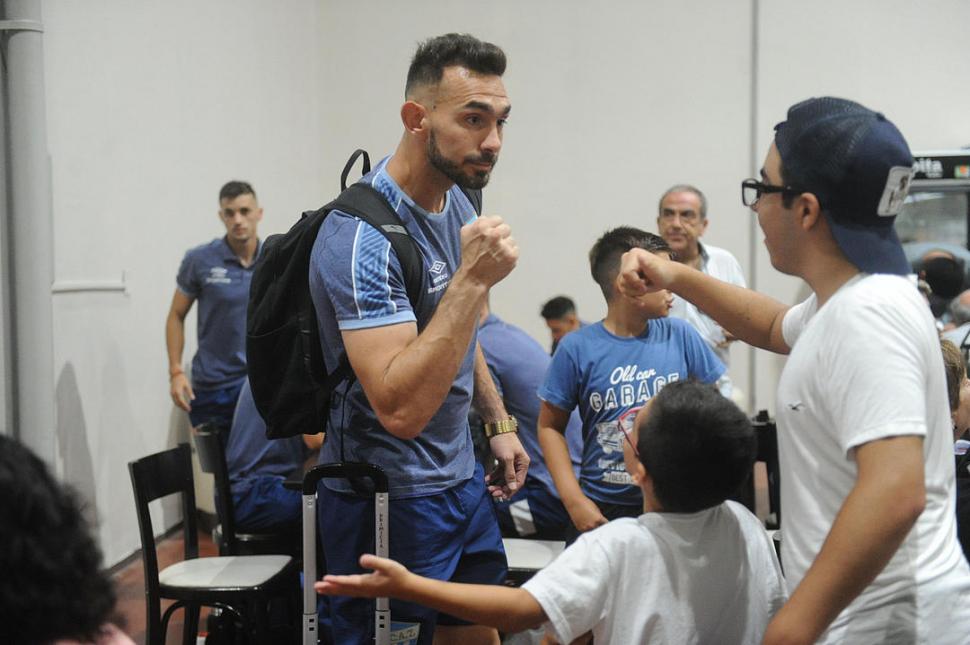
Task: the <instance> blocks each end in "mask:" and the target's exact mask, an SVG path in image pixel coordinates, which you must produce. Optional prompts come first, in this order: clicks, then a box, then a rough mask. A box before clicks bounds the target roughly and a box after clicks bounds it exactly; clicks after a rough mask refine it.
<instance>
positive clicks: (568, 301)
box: [539, 296, 576, 320]
mask: <svg viewBox="0 0 970 645" xmlns="http://www.w3.org/2000/svg"><path fill="white" fill-rule="evenodd" d="M574 313H576V303H575V302H573V300H572V298H570V297H568V296H556V297H555V298H550V299H549V300H547V301H546V302H545V303H544V304H543V305H542V310H541V311H540V312H539V314H540V315H541V316H542V317H543V318H545V319H546V320H560V319H562V318H565V317H566V316H567V315H569V314H574Z"/></svg>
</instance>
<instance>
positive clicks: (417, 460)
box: [309, 34, 528, 645]
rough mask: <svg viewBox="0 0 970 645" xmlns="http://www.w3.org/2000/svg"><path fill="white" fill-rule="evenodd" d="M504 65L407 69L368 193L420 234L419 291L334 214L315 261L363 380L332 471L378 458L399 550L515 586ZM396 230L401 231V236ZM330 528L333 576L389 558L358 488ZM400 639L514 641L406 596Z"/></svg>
mask: <svg viewBox="0 0 970 645" xmlns="http://www.w3.org/2000/svg"><path fill="white" fill-rule="evenodd" d="M504 71H505V54H504V53H503V52H502V50H501V49H499V48H498V47H496V46H495V45H492V44H490V43H485V42H482V41H479V40H478V39H476V38H474V37H472V36H468V35H459V34H448V35H445V36H440V37H437V38H432V39H430V40H428V41H425V42H424V43H422V44H421V45H420V46H419V48H418V51H417V53H416V54H415V56H414V59H413V61H412V63H411V67H410V69H409V71H408V79H407V85H406V88H405V103H404V105H403V106H402V107H401V120H402V121H403V124H404V135H403V137H402V139H401V142H400V144H399V145H398V148H397V150H396V151H395V153H394V154H393V155H392V156H391V157H388V158H387V159H385V160H383V161H381V162H380V163H378V164H377V165H376V166H375V168H374V169H373V171H371V172H369V173H367V174H366V175H365V176H364V177H363V178H362V179H361V182H360V183H364V184H367V185H369V186H370V187H372V188H374V189H375V190H376V191H377V192H378V193H380V194H381V195H382V196H383V197H384V198H385V199H386V200H387V202H388V203H389V204H390V206H391V207H392V208H393V209H394V211H395V213H396V215H397V217H398V218H399V220H400V225H399V226H398V227H397V228H401V227H403V228H404V229H405V230H406V232H407V233H408V234H409V235H410V237H411V238H413V240H414V242H415V243H416V245H417V248H418V250H419V252H420V256H421V262H422V271H421V275H422V286H421V290H420V293H419V296H418V297H416V298H415V297H409V295H408V294H409V290H408V288H407V286H408V280H407V278H406V276H405V274H406V271H405V267H404V266H403V265H405V264H406V263H405V262H404V261H403V260H402V259H401V258H399V257H398V253H397V252H396V251H395V247H394V245H392V243H391V241H390V240H389V239H388V235H387V233H386V231H387V230H388V227H387V226H382V228H383V229H385V232H381V231H379V230H378V229H376V228H374V226H372V225H371V224H369V223H367V222H365V221H363V220H362V219H361V218H358V217H354V216H352V215H349V214H347V213H345V212H342V211H340V210H339V209H338V210H334V211H333V212H331V213H330V214H329V215H328V216H327V217H326V219H325V220H324V221H323V224H322V225H321V227H320V232H319V234H318V236H317V238H316V243H315V245H314V247H313V251H312V253H311V256H310V275H309V286H310V293H311V295H312V299H313V305H314V309H315V312H316V316H317V320H318V321H319V331H320V339H321V345H322V350H323V357H324V360H325V362H326V364H327V365H338V364H340V363H341V360H342V359H343V358H344V357H346V358H347V359H349V364H350V368H352V370H353V375H354V377H355V378H350V379H348V380H345V381H343V382H342V383H341V384H339V385H337V386H336V387H335V388H334V390H333V391H332V392H331V394H330V396H331V411H330V416H329V421H330V428H329V432H328V435H327V436H328V438H327V442H326V444H325V445H324V448H323V451H322V453H321V462H334V461H343V460H353V461H367V462H370V463H374V464H377V465H379V466H381V467H382V468H384V470H385V471H386V473H387V476H388V480H389V482H390V494H391V498H392V502H391V504H390V505H389V508H390V526H389V534H390V535H391V536H392V538H391V540H390V542H389V543H390V549H391V555H392V557H394V558H396V559H399V560H403V561H405V562H406V564H407V566H408V567H409V568H411V569H412V570H416V571H419V572H421V573H422V574H423V575H426V576H429V577H433V578H439V579H442V580H455V581H464V582H478V583H488V584H500V583H502V582H503V581H504V578H505V573H506V562H505V554H504V551H503V549H502V544H501V536H500V534H499V529H498V525H497V524H496V521H495V514H494V511H493V510H492V506H491V503H490V501H489V492H488V489H491V491H492V495H494V496H501V497H508V496H510V495H511V494H512V493H513V492H514V491H515V490H517V489H518V488H519V487H521V486H522V483H523V481H524V479H525V473H526V469H527V467H528V456H527V454H526V453H525V451H524V450H523V449H522V446H521V444H520V443H519V441H518V438H517V437H516V434H515V422H514V420H512V419H511V418H510V417H509V415H508V414H507V413H506V411H505V409H504V407H503V405H502V401H501V398H500V397H499V396H498V394H497V393H496V391H495V387H494V384H493V383H492V381H491V379H490V377H489V374H488V369H487V367H486V365H485V361H484V357H483V356H482V353H481V350H480V349H479V346H478V342H477V339H476V334H477V328H478V325H477V322H478V314H479V312H480V311H481V308H482V305H483V304H484V303H485V299H486V297H487V294H488V291H489V289H490V288H491V287H492V286H493V285H495V284H496V283H497V282H499V281H500V280H502V279H503V278H504V277H505V276H506V275H508V274H509V272H510V271H511V270H512V269H513V267H514V266H515V263H516V260H517V258H518V248H517V247H516V244H515V242H514V240H513V239H512V237H511V235H510V229H509V226H508V225H507V224H505V223H504V222H503V221H502V219H501V218H498V217H477V215H476V210H477V204H476V203H475V202H477V201H478V199H479V196H478V194H477V191H478V190H480V189H481V188H482V187H484V186H485V184H486V183H488V179H489V175H490V173H491V170H492V168H493V166H494V165H495V162H496V161H497V159H498V153H499V150H500V149H501V146H502V130H503V126H504V125H505V121H506V119H507V118H508V113H509V110H510V103H509V99H508V97H507V95H506V91H505V87H504V85H503V83H502V78H501V77H502V74H503V73H504ZM390 228H391V229H393V228H394V227H393V226H392V227H390ZM473 394H474V397H475V403H476V407H477V409H478V410H479V411H480V412H481V413H482V415H483V417H484V419H483V420H484V421H485V422H486V426H487V428H488V432H489V435H490V437H491V439H490V446H491V448H492V452H493V453H494V455H495V457H496V458H497V459H498V462H499V467H498V469H497V471H496V472H495V473H494V474H493V475H492V478H491V482H490V483H492V484H493V485H491V486H488V487H486V482H485V475H484V473H483V471H482V468H481V466H477V467H476V462H475V458H474V454H473V449H472V441H471V438H470V435H469V431H468V424H467V416H468V408H469V404H470V403H471V400H472V396H473ZM318 506H319V509H320V510H319V523H320V535H321V537H322V540H323V545H324V552H325V554H326V558H327V569H328V572H330V573H336V574H349V573H357V572H361V571H362V570H361V568H360V567H359V565H358V563H357V559H358V557H359V556H360V554H361V553H365V552H370V550H371V549H373V535H374V527H373V522H374V508H373V497H372V496H368V495H367V491H365V490H362V487H361V486H360V485H359V484H356V483H354V482H343V481H339V480H327V481H325V483H324V485H323V486H321V487H320V490H319V501H318ZM329 618H330V621H331V622H332V625H333V637H334V640H335V642H339V643H366V642H369V641H370V639H371V638H372V631H371V630H372V629H373V603H372V602H370V601H362V600H359V599H351V598H334V599H333V601H332V603H331V605H330V608H329ZM391 620H392V641H394V633H397V635H398V636H399V637H403V636H405V635H409V640H410V638H413V637H414V636H415V635H416V637H417V642H419V643H430V642H431V641H432V639H433V638H434V636H435V633H436V632H437V637H438V640H437V641H436V642H459V641H461V642H463V643H464V645H469V644H470V643H479V642H481V643H498V634H497V632H495V630H493V629H491V628H485V627H481V626H473V625H468V624H467V623H465V622H464V621H460V620H458V619H455V618H452V617H449V616H446V615H444V614H437V612H434V611H432V610H430V609H427V608H425V607H421V606H418V605H414V604H412V603H403V602H402V603H397V602H392V603H391Z"/></svg>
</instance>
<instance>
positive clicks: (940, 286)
mask: <svg viewBox="0 0 970 645" xmlns="http://www.w3.org/2000/svg"><path fill="white" fill-rule="evenodd" d="M921 268H922V270H923V271H924V272H925V274H926V275H925V280H926V282H927V284H929V285H930V289H932V290H933V293H934V295H937V296H940V297H942V298H946V299H947V300H949V299H950V298H955V297H957V296H959V295H960V294H961V293H962V292H963V286H964V280H965V279H966V277H965V276H966V270H965V268H964V266H963V261H962V260H960V259H958V258H955V257H952V256H945V255H938V256H936V257H932V258H930V259H928V260H923V262H922V267H921Z"/></svg>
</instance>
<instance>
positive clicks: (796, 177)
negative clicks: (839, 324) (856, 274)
mask: <svg viewBox="0 0 970 645" xmlns="http://www.w3.org/2000/svg"><path fill="white" fill-rule="evenodd" d="M775 146H776V147H777V148H778V154H779V155H780V156H781V163H782V171H783V174H784V177H785V182H786V183H787V184H789V185H791V186H792V188H794V189H795V190H798V191H800V192H806V193H813V194H814V195H815V196H816V197H817V198H818V200H819V203H820V204H821V207H822V212H824V213H825V217H826V219H827V220H828V223H829V227H830V228H831V230H832V235H833V236H834V237H835V241H836V243H837V244H838V245H839V248H840V249H841V250H842V253H844V254H845V256H846V258H848V260H849V261H850V262H851V263H852V264H854V265H855V266H857V267H858V268H859V269H860V270H861V271H865V272H867V273H893V274H897V275H906V274H909V273H912V269H911V268H910V266H909V262H907V260H906V255H905V254H904V253H903V248H902V245H901V244H900V243H899V237H898V236H897V235H896V229H895V228H894V227H893V223H894V221H895V220H896V215H897V214H899V211H900V210H902V206H903V201H904V200H905V199H906V195H907V194H908V192H909V186H910V183H911V181H912V177H913V155H912V154H911V153H910V150H909V146H908V145H907V144H906V140H905V139H904V138H903V135H902V134H901V133H900V132H899V130H898V129H897V128H896V126H895V125H893V124H892V123H891V122H890V121H889V120H888V119H887V118H886V117H885V116H883V115H882V114H881V113H879V112H874V111H872V110H870V109H869V108H867V107H864V106H862V105H859V104H858V103H855V102H853V101H848V100H846V99H839V98H833V97H829V96H826V97H822V98H811V99H808V100H806V101H802V102H801V103H798V104H796V105H793V106H792V107H791V108H790V109H789V110H788V118H787V119H786V120H785V121H782V122H781V123H779V124H778V125H776V126H775Z"/></svg>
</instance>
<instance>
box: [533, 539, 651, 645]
mask: <svg viewBox="0 0 970 645" xmlns="http://www.w3.org/2000/svg"><path fill="white" fill-rule="evenodd" d="M595 537H596V536H595V534H594V533H584V534H583V535H581V536H579V539H578V540H576V542H575V543H573V544H572V545H570V546H569V548H567V549H566V550H565V551H563V552H562V553H561V554H560V555H559V557H558V558H556V559H555V560H554V561H553V562H552V563H550V564H549V565H548V566H547V567H545V568H544V569H542V570H541V571H539V572H538V573H537V574H536V575H535V576H533V577H532V578H531V579H530V580H529V581H528V582H526V583H525V584H524V585H523V586H522V587H523V589H525V590H526V591H528V592H529V593H530V594H531V595H532V597H534V598H535V599H536V602H538V603H539V605H540V606H541V607H542V610H543V611H544V612H545V613H546V616H547V618H548V619H549V622H548V624H547V628H548V629H549V631H550V632H551V633H552V634H553V636H554V637H555V639H556V640H557V641H559V642H560V643H570V642H572V641H573V640H574V639H575V638H577V637H579V636H581V635H583V634H585V633H586V632H588V631H590V630H591V629H593V627H594V626H595V625H596V624H597V623H599V622H600V621H602V620H604V618H606V616H607V615H608V614H609V611H610V606H611V605H612V603H613V585H611V584H610V580H611V579H612V578H613V574H612V572H611V570H610V562H609V557H608V555H607V553H606V551H605V549H604V548H603V545H602V544H601V543H600V542H599V541H598V540H597V539H595ZM644 575H647V574H646V573H645V574H644Z"/></svg>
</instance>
